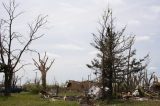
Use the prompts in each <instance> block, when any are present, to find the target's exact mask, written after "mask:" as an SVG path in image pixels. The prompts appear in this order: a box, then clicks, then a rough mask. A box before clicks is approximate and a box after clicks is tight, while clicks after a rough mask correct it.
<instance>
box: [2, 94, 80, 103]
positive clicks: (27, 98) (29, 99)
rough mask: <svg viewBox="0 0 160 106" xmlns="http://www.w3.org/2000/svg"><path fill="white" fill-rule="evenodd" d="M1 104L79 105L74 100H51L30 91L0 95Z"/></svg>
mask: <svg viewBox="0 0 160 106" xmlns="http://www.w3.org/2000/svg"><path fill="white" fill-rule="evenodd" d="M0 106H79V105H78V103H77V102H72V101H50V100H44V99H42V98H40V97H39V96H38V95H33V94H30V93H20V94H13V95H12V96H11V97H8V98H7V97H0Z"/></svg>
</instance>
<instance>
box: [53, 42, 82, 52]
mask: <svg viewBox="0 0 160 106" xmlns="http://www.w3.org/2000/svg"><path fill="white" fill-rule="evenodd" d="M53 48H55V49H62V50H76V51H82V50H84V48H82V47H80V46H78V45H75V44H56V45H55V46H54V47H53Z"/></svg>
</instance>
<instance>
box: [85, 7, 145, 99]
mask: <svg viewBox="0 0 160 106" xmlns="http://www.w3.org/2000/svg"><path fill="white" fill-rule="evenodd" d="M124 31H125V27H124V28H123V29H122V30H121V31H116V29H115V26H114V23H113V17H112V11H111V10H110V9H108V10H107V11H105V12H104V15H103V16H102V22H100V29H99V30H98V35H96V34H93V39H94V42H93V43H91V45H92V46H93V47H95V48H96V49H97V50H98V51H99V53H98V54H97V58H95V59H93V60H92V61H91V65H89V64H87V66H88V67H89V68H91V69H93V70H95V71H96V72H95V73H96V74H97V73H99V74H100V83H101V85H102V98H103V99H106V98H108V99H112V97H113V94H115V95H116V93H117V92H118V91H119V90H120V86H121V85H123V86H124V85H126V86H125V89H126V90H128V91H129V90H130V86H131V84H132V82H131V78H132V75H134V73H138V72H139V71H142V70H143V69H145V67H146V65H144V64H142V62H143V61H145V59H146V58H147V56H146V57H144V58H143V59H140V60H137V59H136V58H134V57H133V56H134V55H135V54H136V51H135V50H132V46H133V44H134V36H133V37H132V36H124V35H123V34H124ZM105 87H108V88H109V91H107V92H106V91H105Z"/></svg>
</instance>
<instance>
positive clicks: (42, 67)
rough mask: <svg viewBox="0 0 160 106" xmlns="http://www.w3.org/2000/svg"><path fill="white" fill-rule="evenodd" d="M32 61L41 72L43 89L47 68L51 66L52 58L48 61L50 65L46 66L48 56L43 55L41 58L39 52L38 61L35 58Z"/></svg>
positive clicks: (44, 87)
mask: <svg viewBox="0 0 160 106" xmlns="http://www.w3.org/2000/svg"><path fill="white" fill-rule="evenodd" d="M33 61H34V65H35V66H36V67H37V69H38V70H39V71H40V72H41V79H42V87H43V89H44V90H46V75H47V72H48V70H49V69H50V68H51V66H52V64H53V63H54V60H52V61H51V62H50V65H49V66H48V67H47V65H46V64H47V61H48V57H47V55H46V52H45V55H44V57H43V58H41V56H40V54H39V53H38V61H36V60H35V59H33Z"/></svg>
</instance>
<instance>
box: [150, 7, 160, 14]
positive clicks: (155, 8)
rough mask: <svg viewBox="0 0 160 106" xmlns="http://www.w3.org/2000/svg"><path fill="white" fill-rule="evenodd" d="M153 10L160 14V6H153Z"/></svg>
mask: <svg viewBox="0 0 160 106" xmlns="http://www.w3.org/2000/svg"><path fill="white" fill-rule="evenodd" d="M151 10H152V11H153V12H155V13H157V14H158V13H160V6H159V5H155V6H152V7H151Z"/></svg>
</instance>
